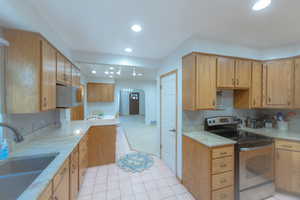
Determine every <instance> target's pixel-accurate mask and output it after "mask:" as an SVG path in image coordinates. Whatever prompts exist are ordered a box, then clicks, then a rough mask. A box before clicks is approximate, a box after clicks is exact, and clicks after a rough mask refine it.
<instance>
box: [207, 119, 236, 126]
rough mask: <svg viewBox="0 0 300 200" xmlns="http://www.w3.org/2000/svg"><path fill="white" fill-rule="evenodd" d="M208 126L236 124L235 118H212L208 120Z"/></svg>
mask: <svg viewBox="0 0 300 200" xmlns="http://www.w3.org/2000/svg"><path fill="white" fill-rule="evenodd" d="M206 123H207V125H208V126H218V125H226V124H235V121H234V117H211V118H206Z"/></svg>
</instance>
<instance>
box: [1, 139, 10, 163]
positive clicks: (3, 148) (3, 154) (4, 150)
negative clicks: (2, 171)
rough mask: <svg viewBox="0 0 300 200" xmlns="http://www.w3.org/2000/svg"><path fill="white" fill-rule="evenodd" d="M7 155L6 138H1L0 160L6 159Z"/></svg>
mask: <svg viewBox="0 0 300 200" xmlns="http://www.w3.org/2000/svg"><path fill="white" fill-rule="evenodd" d="M8 156H9V148H8V143H7V140H6V139H3V141H2V144H1V145H0V160H6V159H7V158H8Z"/></svg>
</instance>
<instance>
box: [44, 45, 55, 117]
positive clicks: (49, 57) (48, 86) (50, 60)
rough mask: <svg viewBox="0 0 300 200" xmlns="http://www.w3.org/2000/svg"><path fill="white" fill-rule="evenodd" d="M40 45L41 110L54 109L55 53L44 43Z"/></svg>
mask: <svg viewBox="0 0 300 200" xmlns="http://www.w3.org/2000/svg"><path fill="white" fill-rule="evenodd" d="M41 45H42V66H41V103H42V105H41V110H42V111H45V110H51V109H55V108H56V51H55V49H54V48H53V47H52V46H51V45H50V44H49V43H48V42H46V41H44V40H42V41H41Z"/></svg>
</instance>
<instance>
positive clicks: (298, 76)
mask: <svg viewBox="0 0 300 200" xmlns="http://www.w3.org/2000/svg"><path fill="white" fill-rule="evenodd" d="M294 107H295V108H300V58H297V59H295V72H294Z"/></svg>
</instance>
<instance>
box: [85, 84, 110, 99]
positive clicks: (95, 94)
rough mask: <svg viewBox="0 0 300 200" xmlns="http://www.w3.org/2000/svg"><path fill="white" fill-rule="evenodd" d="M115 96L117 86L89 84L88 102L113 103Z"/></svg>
mask: <svg viewBox="0 0 300 200" xmlns="http://www.w3.org/2000/svg"><path fill="white" fill-rule="evenodd" d="M114 96H115V85H114V84H109V83H88V84H87V100H88V102H112V101H114Z"/></svg>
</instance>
